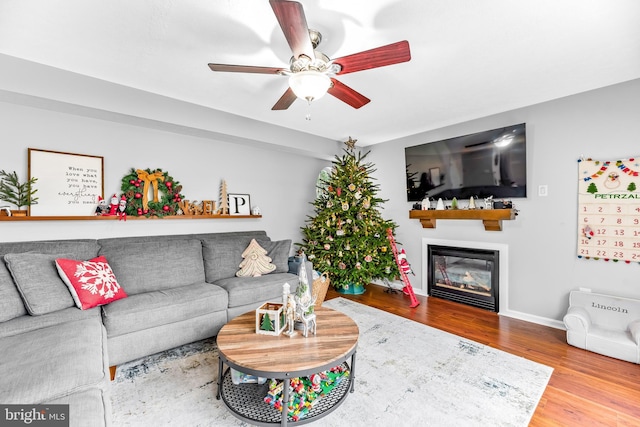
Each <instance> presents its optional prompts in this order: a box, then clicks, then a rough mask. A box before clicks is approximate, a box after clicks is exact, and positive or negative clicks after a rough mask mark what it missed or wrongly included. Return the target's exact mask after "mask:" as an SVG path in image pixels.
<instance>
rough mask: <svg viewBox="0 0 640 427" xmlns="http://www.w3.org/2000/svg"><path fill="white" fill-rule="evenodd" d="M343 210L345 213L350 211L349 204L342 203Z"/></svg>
mask: <svg viewBox="0 0 640 427" xmlns="http://www.w3.org/2000/svg"><path fill="white" fill-rule="evenodd" d="M342 210H343V211H348V210H349V203H347V202H342Z"/></svg>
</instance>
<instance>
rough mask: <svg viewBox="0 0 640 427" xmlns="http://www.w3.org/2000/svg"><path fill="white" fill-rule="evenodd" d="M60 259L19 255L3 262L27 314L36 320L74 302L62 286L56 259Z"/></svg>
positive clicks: (13, 255) (56, 256)
mask: <svg viewBox="0 0 640 427" xmlns="http://www.w3.org/2000/svg"><path fill="white" fill-rule="evenodd" d="M58 257H59V255H52V254H36V253H30V252H25V253H19V254H6V255H5V256H4V259H5V261H6V263H7V266H8V267H9V271H11V275H12V276H13V280H14V282H15V283H16V286H17V287H18V291H19V292H20V295H21V296H22V300H23V301H24V305H25V307H26V308H27V311H29V314H31V315H34V316H37V315H41V314H46V313H51V312H54V311H57V310H62V309H64V308H68V307H73V305H74V303H73V298H72V297H71V294H70V293H69V290H68V289H67V286H66V285H65V284H64V282H63V281H62V279H61V278H60V276H59V275H58V270H57V269H56V264H55V259H56V258H58Z"/></svg>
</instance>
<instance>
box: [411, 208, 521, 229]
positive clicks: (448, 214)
mask: <svg viewBox="0 0 640 427" xmlns="http://www.w3.org/2000/svg"><path fill="white" fill-rule="evenodd" d="M409 218H413V219H419V220H420V223H421V224H422V228H436V219H479V220H482V223H483V224H484V229H485V230H487V231H501V230H502V221H503V220H512V219H516V211H515V209H446V210H428V211H421V210H412V211H409Z"/></svg>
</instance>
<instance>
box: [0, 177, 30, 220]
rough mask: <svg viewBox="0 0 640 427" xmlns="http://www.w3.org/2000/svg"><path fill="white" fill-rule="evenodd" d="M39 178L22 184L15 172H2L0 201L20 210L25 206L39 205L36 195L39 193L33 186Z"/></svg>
mask: <svg viewBox="0 0 640 427" xmlns="http://www.w3.org/2000/svg"><path fill="white" fill-rule="evenodd" d="M36 181H38V178H31V179H30V180H29V181H27V182H22V183H21V182H20V180H19V179H18V174H17V173H16V172H15V171H13V172H5V171H4V170H2V171H0V200H4V201H5V202H7V203H11V204H12V205H15V206H16V207H17V208H18V210H21V208H22V207H23V206H31V205H35V204H37V203H38V198H37V197H34V194H36V192H37V191H38V190H37V189H36V188H33V185H34V184H35V183H36Z"/></svg>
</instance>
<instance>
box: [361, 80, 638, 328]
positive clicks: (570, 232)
mask: <svg viewBox="0 0 640 427" xmlns="http://www.w3.org/2000/svg"><path fill="white" fill-rule="evenodd" d="M639 117H640V80H634V81H631V82H627V83H623V84H619V85H615V86H610V87H607V88H603V89H599V90H594V91H590V92H586V93H583V94H579V95H575V96H571V97H567V98H562V99H558V100H554V101H550V102H546V103H543V104H538V105H534V106H530V107H527V108H522V109H518V110H513V111H508V112H505V113H503V114H497V115H495V116H491V117H486V118H483V119H479V120H474V121H470V122H466V123H460V124H458V125H455V126H450V127H447V128H443V129H438V130H434V131H431V132H426V133H423V134H418V135H413V136H411V137H407V138H403V139H400V140H395V141H390V142H387V143H383V144H380V145H375V146H373V147H371V148H372V151H371V154H370V155H369V157H368V159H369V160H370V161H371V162H373V163H375V164H376V167H377V172H376V178H377V179H378V181H379V183H380V186H381V196H382V197H383V198H386V199H389V201H388V202H387V203H386V204H385V211H384V215H385V217H388V218H390V219H393V220H394V221H396V222H397V223H398V224H399V226H400V227H399V229H398V233H397V239H398V241H400V242H402V244H403V247H404V248H405V250H406V251H407V254H408V259H409V261H410V263H411V265H412V267H413V270H414V272H415V273H416V277H415V278H414V280H413V281H412V284H413V286H414V288H417V289H418V292H425V290H426V276H425V274H426V273H425V272H422V269H421V265H420V264H421V252H422V247H421V242H422V238H423V237H429V238H434V239H446V240H460V241H473V242H476V241H477V242H495V243H502V244H507V245H508V247H509V258H510V262H509V301H508V307H509V310H510V312H511V313H510V314H511V315H514V316H516V317H521V318H525V319H528V320H533V321H537V322H541V323H548V324H552V325H556V326H558V325H559V322H557V321H558V320H561V319H562V316H563V315H564V313H565V311H566V308H567V305H568V293H569V291H570V290H571V289H575V288H578V287H587V288H591V289H592V290H593V291H594V292H596V291H597V292H603V293H612V294H616V295H620V296H627V297H632V298H640V265H638V264H637V263H634V264H624V263H613V262H605V261H594V260H584V259H578V258H577V256H576V242H577V233H578V231H577V202H578V197H577V188H578V186H577V183H578V165H577V160H578V159H579V158H580V157H581V156H584V157H591V158H593V159H602V160H615V159H621V158H629V157H634V156H635V157H640V120H639V119H638V118H639ZM522 122H526V124H527V154H528V158H527V175H528V185H529V188H528V197H527V198H526V199H515V200H514V202H515V204H516V208H517V209H518V210H519V211H520V212H519V215H518V216H517V218H516V220H515V221H504V222H503V230H502V231H500V232H488V231H484V228H483V227H482V223H481V221H444V220H438V221H437V228H436V229H423V228H422V227H421V225H420V223H419V221H418V220H410V219H409V218H408V215H409V214H408V212H409V209H410V208H411V205H412V203H408V202H407V201H406V198H405V182H406V177H405V160H404V147H408V146H413V145H418V144H421V143H425V142H429V141H437V140H440V139H445V138H452V137H455V136H460V135H466V134H469V133H473V132H479V131H484V130H488V129H493V128H499V127H502V126H506V125H512V124H516V123H522ZM539 185H548V186H549V196H548V197H539V196H538V191H537V188H538V186H539ZM553 320H556V322H554V321H553Z"/></svg>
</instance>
